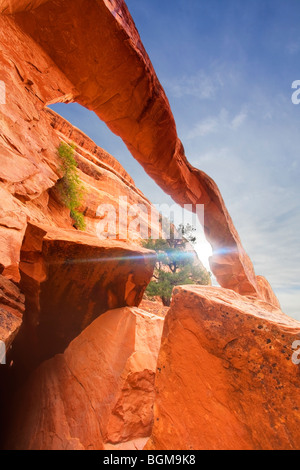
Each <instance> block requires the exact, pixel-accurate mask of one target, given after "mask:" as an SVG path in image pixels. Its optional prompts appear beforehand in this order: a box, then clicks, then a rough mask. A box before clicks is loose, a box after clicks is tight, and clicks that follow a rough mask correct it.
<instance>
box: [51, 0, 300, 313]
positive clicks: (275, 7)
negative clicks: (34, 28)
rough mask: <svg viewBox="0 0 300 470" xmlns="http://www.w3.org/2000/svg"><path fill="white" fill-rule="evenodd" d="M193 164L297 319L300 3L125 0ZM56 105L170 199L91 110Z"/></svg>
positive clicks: (155, 195)
mask: <svg viewBox="0 0 300 470" xmlns="http://www.w3.org/2000/svg"><path fill="white" fill-rule="evenodd" d="M127 5H128V8H129V10H130V12H131V14H132V16H133V18H134V21H135V23H136V26H137V28H138V30H139V32H140V35H141V38H142V41H143V43H144V46H145V48H146V50H147V52H148V54H149V56H150V59H151V61H152V63H153V65H154V68H155V70H156V73H157V75H158V78H159V80H160V81H161V83H162V85H163V87H164V88H165V91H166V93H167V96H168V98H169V101H170V104H171V108H172V111H173V113H174V116H175V120H176V123H177V130H178V134H179V137H180V138H181V140H182V142H183V145H184V147H185V151H186V155H187V157H188V159H189V160H190V162H191V163H192V164H193V165H194V166H196V167H198V168H200V169H202V170H204V171H205V172H206V173H208V174H209V175H210V176H211V177H212V178H213V179H214V180H215V181H216V183H217V184H218V185H219V187H220V189H221V192H222V195H223V197H224V200H225V202H226V204H227V207H228V209H229V212H230V214H231V216H232V218H233V221H234V223H235V225H236V227H237V229H238V231H239V234H240V236H241V239H242V242H243V245H244V247H245V249H246V250H247V252H248V254H249V255H250V257H251V259H252V261H253V263H254V266H255V270H256V272H257V274H262V275H264V276H266V277H267V279H268V280H269V282H270V283H271V285H272V286H273V288H274V290H275V292H276V294H277V295H278V297H279V300H280V302H281V305H282V308H283V311H285V312H286V313H288V314H289V315H291V316H293V317H295V318H298V319H299V320H300V268H299V266H300V250H299V232H300V185H299V179H300V170H299V168H300V158H299V148H300V132H299V130H300V105H297V106H296V105H294V104H292V101H291V96H292V93H293V90H292V88H291V85H292V82H293V81H294V80H300V69H299V59H300V28H299V24H300V2H299V0H280V1H279V0H272V1H269V0H267V1H264V0H259V1H258V0H243V1H241V0H173V1H172V2H171V1H170V0H168V1H166V0H160V1H157V0H127ZM53 109H55V110H56V111H57V112H59V113H60V114H62V115H63V116H64V117H66V118H67V119H68V120H69V121H70V122H72V123H73V124H74V125H76V126H77V127H79V128H80V129H82V130H83V131H84V132H86V133H87V134H88V135H89V136H90V137H91V138H92V139H93V140H94V141H95V142H96V143H97V144H98V145H100V146H101V147H103V148H105V149H106V150H107V151H109V152H110V153H111V154H112V155H114V157H116V158H117V159H118V160H119V161H120V162H121V163H122V165H123V166H124V167H125V168H126V170H127V171H128V172H129V173H130V174H131V176H132V177H133V179H134V180H135V181H136V182H137V185H138V186H139V187H140V188H141V189H142V190H143V192H144V193H145V194H146V196H147V197H149V198H150V199H151V201H152V202H154V203H162V202H169V201H170V199H169V198H168V196H166V195H165V194H164V193H163V192H162V191H161V190H160V189H158V188H157V186H156V185H155V183H154V182H152V180H150V178H149V177H147V175H145V173H144V171H143V169H142V168H141V167H140V166H139V165H138V164H137V163H136V162H135V160H134V159H133V158H132V157H131V156H130V154H129V152H128V151H127V149H126V147H125V146H124V144H123V143H122V141H121V140H120V139H119V138H117V137H116V136H114V135H112V134H111V132H110V131H108V130H107V128H106V126H105V125H104V124H103V123H101V122H100V121H99V119H98V118H97V117H96V116H95V115H94V114H93V113H90V112H89V111H87V110H85V109H83V108H81V107H79V106H78V105H76V104H73V105H61V104H60V105H55V106H53Z"/></svg>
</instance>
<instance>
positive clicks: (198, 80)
mask: <svg viewBox="0 0 300 470" xmlns="http://www.w3.org/2000/svg"><path fill="white" fill-rule="evenodd" d="M222 86H223V84H222V80H221V78H220V76H219V74H213V75H208V74H206V73H205V72H203V71H199V72H197V73H196V74H195V75H190V76H189V75H183V76H181V77H176V78H172V79H169V80H165V88H166V90H167V92H168V94H170V95H173V96H174V97H175V98H182V97H184V96H194V97H195V98H198V99H200V100H208V99H213V98H215V96H216V92H217V90H218V89H219V88H221V87H222Z"/></svg>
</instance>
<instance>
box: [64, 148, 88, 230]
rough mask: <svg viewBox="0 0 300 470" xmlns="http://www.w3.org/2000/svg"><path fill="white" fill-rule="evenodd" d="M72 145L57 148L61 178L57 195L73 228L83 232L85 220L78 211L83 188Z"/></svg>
mask: <svg viewBox="0 0 300 470" xmlns="http://www.w3.org/2000/svg"><path fill="white" fill-rule="evenodd" d="M75 148H76V147H75V145H74V144H70V145H69V144H66V143H65V142H61V143H60V145H59V148H58V154H59V156H60V158H61V160H62V164H61V168H60V169H61V171H62V172H63V177H62V178H61V180H60V181H59V183H58V188H59V193H60V196H61V198H62V201H63V203H64V205H65V206H66V207H67V208H68V209H70V215H71V217H72V219H73V220H74V226H75V227H76V228H78V229H79V230H85V227H86V225H85V220H84V215H83V214H82V212H80V211H79V210H78V208H79V207H80V204H81V201H82V198H83V195H84V186H83V184H82V183H81V181H80V179H79V175H78V172H77V166H78V165H77V162H76V160H75V157H74V151H75Z"/></svg>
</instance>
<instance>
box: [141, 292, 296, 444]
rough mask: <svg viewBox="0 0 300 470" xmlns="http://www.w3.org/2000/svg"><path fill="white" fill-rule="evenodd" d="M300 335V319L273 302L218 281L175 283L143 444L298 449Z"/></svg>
mask: <svg viewBox="0 0 300 470" xmlns="http://www.w3.org/2000/svg"><path fill="white" fill-rule="evenodd" d="M299 338H300V323H299V322H297V321H295V320H292V319H291V318H289V317H287V316H286V315H284V314H283V313H282V312H281V311H280V310H279V309H276V308H274V307H272V306H271V304H269V303H265V302H262V301H257V300H255V299H254V298H247V297H242V296H240V295H238V294H236V293H234V292H232V291H229V290H224V289H218V288H214V287H201V286H197V287H196V286H184V287H178V288H176V289H175V292H174V296H173V302H172V305H171V308H170V310H169V312H168V314H167V316H166V319H165V326H164V331H163V336H162V344H161V349H160V352H159V358H158V364H157V370H158V373H157V375H156V383H155V386H156V397H155V408H154V409H155V413H154V428H153V432H152V436H151V439H150V440H149V442H148V444H147V445H146V449H186V450H189V449H213V450H220V449H225V450H230V449H232V450H237V449H252V450H253V449H258V450H259V449H265V450H267V449H269V450H271V449H298V448H299V446H300V410H299V403H298V390H299V366H297V365H296V364H294V363H293V361H292V355H293V349H292V345H293V342H294V341H295V339H299ZM183 416H184V419H183V418H182V417H183Z"/></svg>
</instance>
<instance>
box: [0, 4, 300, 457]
mask: <svg viewBox="0 0 300 470" xmlns="http://www.w3.org/2000/svg"><path fill="white" fill-rule="evenodd" d="M0 63H1V73H0V80H1V82H3V83H4V84H5V91H6V100H5V103H3V104H0V162H1V165H0V199H1V204H0V340H1V341H2V342H4V343H5V345H6V365H4V364H1V365H0V403H1V406H0V413H1V416H0V419H1V423H4V425H3V426H2V436H1V447H2V448H5V449H82V450H83V449H112V450H121V449H157V450H158V449H185V450H193V449H297V448H299V446H300V414H299V405H298V403H297V396H298V391H299V378H300V369H299V367H300V366H299V365H297V364H296V361H294V360H292V358H293V353H294V352H295V351H294V349H293V344H294V342H295V341H296V340H300V323H299V322H297V321H295V320H292V319H290V318H289V317H287V316H286V315H284V314H283V313H282V312H281V310H280V305H279V303H278V300H277V299H276V296H275V294H274V293H273V291H272V288H271V286H270V285H269V283H268V281H267V280H266V279H265V278H263V277H262V276H256V274H255V272H254V269H253V266H252V263H251V260H250V259H249V257H248V255H247V254H246V253H245V251H244V249H243V246H242V244H241V241H240V239H239V236H238V234H237V231H236V229H235V227H234V225H233V223H232V220H231V218H230V215H229V213H228V211H227V209H226V206H225V204H224V201H223V199H222V196H221V194H220V192H219V189H218V187H217V185H216V184H215V182H214V181H213V180H212V179H211V178H210V177H209V176H207V175H206V174H205V173H203V172H202V171H201V170H198V169H196V168H194V167H192V166H191V165H190V163H189V162H188V160H187V158H186V156H185V152H184V148H183V145H182V143H181V141H180V140H179V137H178V135H177V131H176V125H175V121H174V118H173V115H172V112H171V109H170V105H169V102H168V99H167V97H166V95H165V92H164V90H163V88H162V86H161V84H160V83H159V80H158V78H157V76H156V74H155V71H154V69H153V66H152V64H151V62H150V59H149V57H148V55H147V53H146V51H145V49H144V47H143V44H142V42H141V39H140V36H139V33H138V31H137V29H136V27H135V24H134V21H133V19H132V18H131V16H130V13H129V12H128V9H127V7H126V5H125V3H124V1H123V0H48V1H45V0H31V1H29V0H0ZM57 102H65V103H70V102H78V103H80V104H81V105H83V106H85V107H86V108H88V109H90V110H93V111H94V112H95V113H96V114H97V115H98V116H99V118H100V119H102V120H103V121H104V122H105V123H106V124H107V126H108V127H109V128H110V129H111V131H112V132H114V133H115V134H117V135H118V136H120V137H121V138H122V139H123V141H124V142H125V144H126V145H127V147H128V149H129V150H130V152H131V153H132V155H133V156H134V157H135V158H136V160H137V161H138V162H139V163H140V164H141V165H142V166H143V168H144V169H145V171H146V172H147V173H148V174H149V175H150V176H151V177H152V178H153V179H154V180H155V181H156V182H157V184H158V185H159V186H160V187H161V188H162V189H163V190H164V191H165V192H166V193H168V194H170V195H171V196H172V198H173V199H174V201H176V202H177V203H179V204H180V205H184V204H192V205H193V210H195V206H196V204H204V206H205V207H204V208H205V221H204V224H205V225H204V230H205V234H206V237H207V239H208V241H209V242H210V243H211V245H212V248H213V256H212V258H211V260H210V262H211V269H212V271H213V273H214V274H215V276H216V278H217V280H218V282H219V284H220V286H221V287H219V288H217V287H208V286H207V287H200V286H184V287H178V288H176V289H175V291H174V292H173V298H172V303H171V307H170V309H169V310H167V309H165V308H162V306H161V304H158V303H157V304H155V303H154V302H149V301H148V300H144V301H143V302H142V299H143V294H144V291H145V289H146V287H147V285H148V283H149V281H150V280H151V278H152V274H153V269H154V265H155V260H156V257H155V253H153V252H151V251H149V250H146V249H144V248H142V246H141V237H140V235H139V234H138V227H137V226H136V225H135V224H132V225H131V226H130V227H131V228H130V229H129V231H128V236H127V237H123V236H121V234H123V232H124V227H122V226H120V227H119V228H120V231H121V232H117V233H116V235H117V239H116V240H100V239H99V238H98V237H97V225H98V223H99V221H100V220H101V216H100V215H99V214H98V212H97V208H98V206H99V205H100V204H101V203H105V204H110V205H112V206H113V207H116V208H118V207H119V201H120V199H119V198H120V197H121V198H122V201H123V210H127V209H128V207H129V206H131V205H133V204H143V205H144V207H146V208H147V210H148V211H151V209H153V208H152V206H151V202H150V201H149V200H148V199H147V198H146V197H145V196H144V195H143V193H142V192H141V191H140V190H139V189H138V188H137V187H136V186H135V183H134V181H133V180H132V178H131V177H130V175H128V173H127V172H126V170H125V169H124V168H123V167H122V166H121V165H120V163H119V162H118V161H117V159H115V158H114V157H113V156H111V155H109V154H108V153H107V152H106V151H105V150H103V149H101V148H100V147H98V146H97V145H96V144H95V143H94V142H93V141H92V140H91V139H90V138H88V137H87V136H86V135H85V134H84V133H83V132H81V131H80V130H79V129H77V128H75V127H73V126H72V125H71V124H70V123H68V122H67V121H66V120H64V119H63V118H61V117H60V116H58V115H57V114H56V113H54V112H53V111H51V110H49V109H48V108H47V105H49V104H51V103H57ZM61 141H63V142H65V143H72V142H74V143H75V145H76V150H75V153H74V157H75V159H76V162H77V164H78V174H79V177H80V180H81V182H82V183H83V185H84V188H85V190H84V195H83V199H82V201H81V207H80V211H81V212H82V213H83V214H84V217H85V222H86V230H85V231H84V232H83V231H79V230H76V228H75V227H74V221H73V219H72V218H71V217H70V211H69V209H67V208H66V207H65V206H64V205H63V204H62V200H61V197H60V193H59V182H60V180H61V178H62V177H63V172H62V168H61V159H60V157H59V154H58V151H57V149H58V147H59V145H60V142H61ZM116 157H117V156H116ZM217 164H218V162H217V161H216V165H217ZM156 230H159V225H157V227H156ZM141 302H142V306H143V307H142V308H139V306H140V304H141ZM151 303H152V304H153V305H152V306H151V305H150V304H151ZM3 359H4V358H3V357H0V361H1V362H4V360H3Z"/></svg>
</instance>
